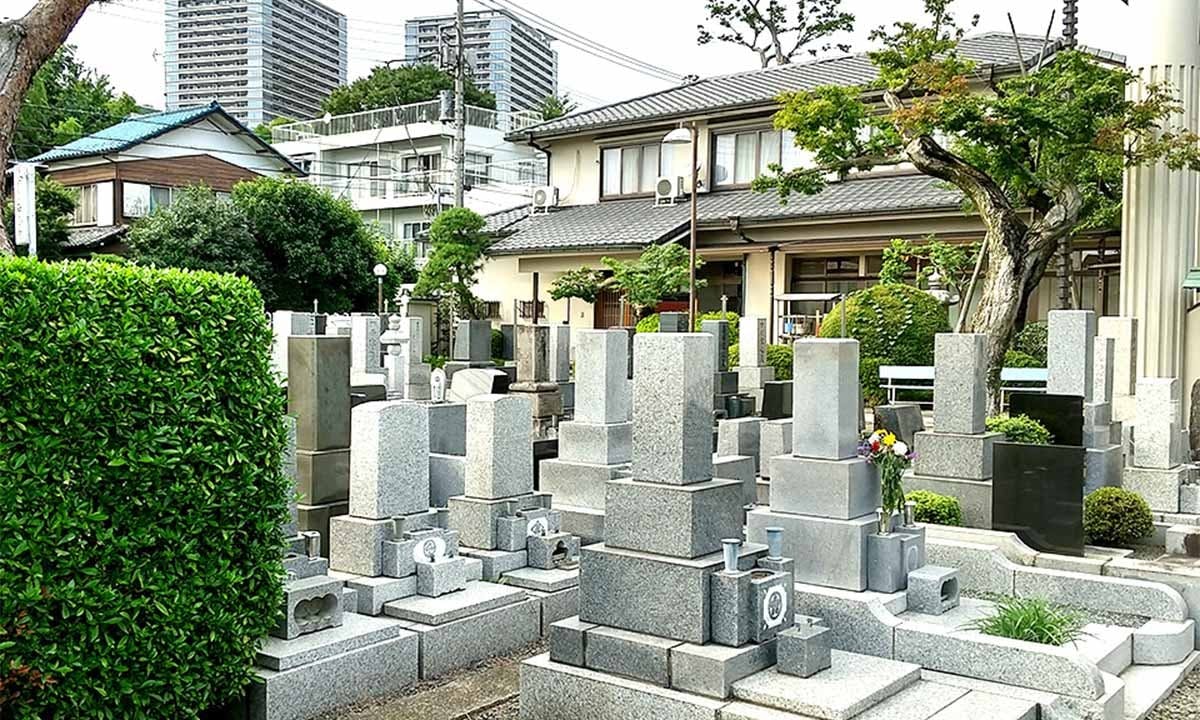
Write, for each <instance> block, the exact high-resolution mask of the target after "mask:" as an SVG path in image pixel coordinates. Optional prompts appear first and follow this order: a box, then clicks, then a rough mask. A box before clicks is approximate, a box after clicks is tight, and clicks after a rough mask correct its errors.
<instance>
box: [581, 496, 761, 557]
mask: <svg viewBox="0 0 1200 720" xmlns="http://www.w3.org/2000/svg"><path fill="white" fill-rule="evenodd" d="M744 492H745V491H744V489H743V487H742V483H740V482H738V481H735V480H710V481H708V482H702V483H694V484H691V485H662V484H659V483H644V482H637V481H635V480H614V481H612V482H610V483H608V486H607V499H606V503H605V518H604V539H605V542H606V543H608V545H609V546H610V547H614V548H624V549H627V550H640V551H643V552H650V553H656V554H659V555H670V556H672V557H680V558H694V557H699V556H702V555H708V554H710V553H714V552H717V551H719V550H720V549H721V540H722V539H723V538H730V537H741V529H742V506H743V505H744V502H745V501H744V497H743V496H744Z"/></svg>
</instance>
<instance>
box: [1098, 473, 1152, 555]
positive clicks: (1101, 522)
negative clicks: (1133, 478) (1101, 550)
mask: <svg viewBox="0 0 1200 720" xmlns="http://www.w3.org/2000/svg"><path fill="white" fill-rule="evenodd" d="M1152 532H1154V515H1153V514H1152V513H1151V512H1150V505H1149V504H1148V503H1147V502H1146V501H1145V499H1143V498H1142V496H1141V495H1138V494H1137V493H1135V492H1133V491H1132V490H1126V489H1125V488H1118V487H1102V488H1099V489H1097V490H1094V491H1092V492H1091V493H1090V494H1089V495H1088V496H1087V497H1086V498H1084V499H1083V534H1084V536H1085V537H1086V538H1087V541H1088V542H1089V543H1090V544H1092V545H1102V546H1104V547H1130V546H1132V545H1134V544H1135V543H1137V542H1139V541H1144V540H1145V538H1146V537H1147V536H1148V535H1150V534H1151V533H1152Z"/></svg>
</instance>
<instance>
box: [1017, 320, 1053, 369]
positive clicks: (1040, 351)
mask: <svg viewBox="0 0 1200 720" xmlns="http://www.w3.org/2000/svg"><path fill="white" fill-rule="evenodd" d="M1048 337H1049V332H1048V327H1047V325H1046V323H1045V322H1031V323H1026V324H1025V327H1023V328H1021V331H1020V332H1018V333H1017V334H1016V336H1015V337H1014V338H1013V343H1012V350H1015V351H1017V352H1019V353H1024V354H1025V355H1028V356H1029V357H1031V358H1033V359H1034V362H1036V363H1037V364H1036V365H1030V366H1029V367H1046V352H1047V351H1046V342H1047V338H1048ZM1009 367H1019V366H1017V365H1010V366H1009Z"/></svg>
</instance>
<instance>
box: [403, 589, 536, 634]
mask: <svg viewBox="0 0 1200 720" xmlns="http://www.w3.org/2000/svg"><path fill="white" fill-rule="evenodd" d="M526 597H527V596H526V594H525V591H524V590H521V589H520V588H513V587H508V586H505V585H497V584H495V583H489V582H469V583H467V584H466V587H464V588H463V589H462V590H459V591H456V592H452V593H449V594H447V595H443V596H441V597H427V596H424V595H413V596H412V597H407V598H404V599H402V600H394V601H392V602H389V603H386V604H385V605H384V606H383V612H384V613H385V614H386V615H387V616H388V617H394V618H399V619H400V620H405V621H407V622H415V623H421V624H422V625H445V624H446V623H451V622H454V621H455V620H461V619H462V618H465V617H469V616H471V615H478V614H479V613H482V612H487V611H488V610H494V609H496V608H498V607H503V606H505V605H512V604H513V603H518V602H521V601H523V600H525V598H526Z"/></svg>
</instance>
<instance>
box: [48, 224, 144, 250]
mask: <svg viewBox="0 0 1200 720" xmlns="http://www.w3.org/2000/svg"><path fill="white" fill-rule="evenodd" d="M128 230H129V226H127V225H95V226H91V227H78V228H71V229H70V230H68V231H67V240H66V242H64V243H63V244H62V247H63V248H64V249H66V250H94V249H96V248H101V247H104V246H105V245H111V244H112V243H114V242H116V241H118V240H120V239H121V238H123V237H125V233H126V232H127V231H128Z"/></svg>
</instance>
